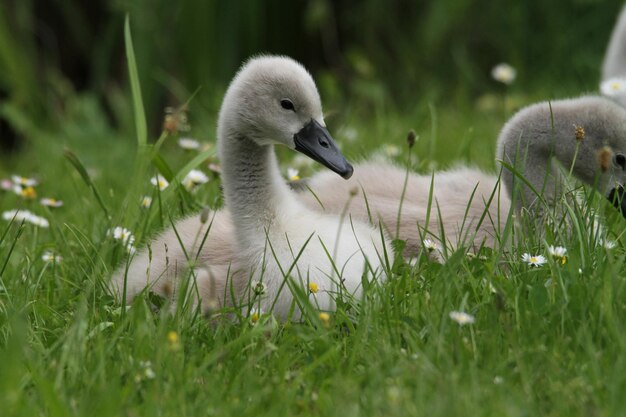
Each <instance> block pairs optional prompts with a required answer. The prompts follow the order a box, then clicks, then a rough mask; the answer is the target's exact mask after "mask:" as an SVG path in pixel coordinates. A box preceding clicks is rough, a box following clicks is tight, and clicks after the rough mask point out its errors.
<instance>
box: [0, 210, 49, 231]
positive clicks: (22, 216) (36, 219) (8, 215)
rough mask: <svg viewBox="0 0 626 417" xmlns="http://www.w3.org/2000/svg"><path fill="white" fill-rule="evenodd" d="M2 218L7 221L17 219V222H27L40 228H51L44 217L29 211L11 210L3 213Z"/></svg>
mask: <svg viewBox="0 0 626 417" xmlns="http://www.w3.org/2000/svg"><path fill="white" fill-rule="evenodd" d="M2 218H3V219H4V220H6V221H11V220H13V219H15V221H16V222H23V221H24V222H27V223H30V224H34V225H35V226H38V227H49V226H50V223H48V220H46V219H45V218H43V217H40V216H37V215H36V214H33V213H31V212H30V211H28V210H9V211H5V212H3V213H2Z"/></svg>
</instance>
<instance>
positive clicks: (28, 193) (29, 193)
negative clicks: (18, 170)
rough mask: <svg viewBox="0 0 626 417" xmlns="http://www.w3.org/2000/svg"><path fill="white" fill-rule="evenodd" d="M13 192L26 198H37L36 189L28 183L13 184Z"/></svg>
mask: <svg viewBox="0 0 626 417" xmlns="http://www.w3.org/2000/svg"><path fill="white" fill-rule="evenodd" d="M13 192H14V193H15V194H17V195H19V196H20V197H22V198H24V199H26V200H34V199H35V198H37V191H35V188H34V187H32V186H30V185H28V186H21V185H13Z"/></svg>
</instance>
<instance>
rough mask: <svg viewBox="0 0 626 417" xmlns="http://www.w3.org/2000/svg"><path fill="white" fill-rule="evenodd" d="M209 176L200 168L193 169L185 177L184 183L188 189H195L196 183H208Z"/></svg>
mask: <svg viewBox="0 0 626 417" xmlns="http://www.w3.org/2000/svg"><path fill="white" fill-rule="evenodd" d="M207 182H209V177H207V176H206V174H205V173H204V172H202V171H200V170H199V169H192V170H191V171H189V173H188V174H187V175H186V176H185V178H184V179H183V185H184V186H185V188H186V189H187V190H191V189H193V188H194V187H195V186H196V185H200V184H206V183H207Z"/></svg>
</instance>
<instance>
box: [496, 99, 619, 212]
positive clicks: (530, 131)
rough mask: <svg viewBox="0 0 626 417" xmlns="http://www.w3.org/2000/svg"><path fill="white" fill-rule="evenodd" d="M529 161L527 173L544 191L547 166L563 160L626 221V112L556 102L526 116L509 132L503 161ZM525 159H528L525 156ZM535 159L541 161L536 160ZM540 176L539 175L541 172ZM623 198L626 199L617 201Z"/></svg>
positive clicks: (605, 105) (503, 139)
mask: <svg viewBox="0 0 626 417" xmlns="http://www.w3.org/2000/svg"><path fill="white" fill-rule="evenodd" d="M517 152H520V153H522V155H518V157H517V158H518V159H520V158H521V160H525V161H526V162H525V166H526V168H525V173H526V174H527V175H528V176H529V177H532V176H533V175H536V177H537V179H538V181H536V184H535V185H536V186H539V187H541V185H542V181H543V179H544V177H543V176H542V175H540V172H541V171H542V170H543V169H544V168H543V164H544V162H542V160H543V161H547V160H548V159H549V157H553V158H555V159H557V160H558V161H559V162H560V164H561V165H562V167H563V168H564V170H565V172H567V171H569V170H570V169H572V173H573V174H574V175H575V176H576V178H578V179H579V180H581V181H582V182H585V183H587V184H590V185H592V186H594V187H595V188H596V189H597V190H598V191H599V192H600V193H602V194H603V195H604V196H605V197H607V198H609V199H610V200H611V201H612V202H613V204H615V205H616V207H618V208H620V209H621V211H622V213H623V214H624V215H625V216H626V201H624V200H625V199H624V198H621V197H622V196H623V195H624V194H626V193H625V191H624V184H625V183H626V109H624V108H622V107H621V106H619V105H618V104H616V103H614V102H613V101H611V100H609V99H606V98H603V97H595V96H584V97H579V98H575V99H567V100H556V101H553V102H543V103H538V104H534V105H531V106H528V107H526V108H524V109H522V110H520V111H519V112H518V113H517V114H516V115H515V116H513V117H512V118H511V119H510V120H509V122H507V124H506V125H505V126H504V128H503V129H502V132H501V133H500V137H499V139H498V155H499V157H500V158H501V159H502V160H505V161H512V160H513V158H514V156H513V155H514V154H515V153H517ZM524 154H525V155H524ZM533 158H535V159H534V160H533ZM535 171H536V172H535ZM616 197H620V198H616Z"/></svg>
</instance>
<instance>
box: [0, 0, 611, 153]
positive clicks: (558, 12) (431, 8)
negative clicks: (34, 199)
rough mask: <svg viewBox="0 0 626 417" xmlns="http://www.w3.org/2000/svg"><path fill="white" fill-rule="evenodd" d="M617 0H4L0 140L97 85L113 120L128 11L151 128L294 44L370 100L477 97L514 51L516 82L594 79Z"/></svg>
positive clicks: (329, 81) (124, 85) (42, 121)
mask: <svg viewBox="0 0 626 417" xmlns="http://www.w3.org/2000/svg"><path fill="white" fill-rule="evenodd" d="M621 4H622V2H621V1H616V0H611V1H599V0H574V1H568V2H565V1H556V2H547V1H545V0H515V1H506V2H499V1H493V0H436V1H435V0H433V1H425V0H424V1H406V0H400V1H384V0H365V1H363V0H359V1H357V0H352V1H348V0H346V1H330V0H293V1H278V0H266V1H260V0H241V1H214V0H188V1H173V0H124V1H121V0H120V1H103V0H97V1H96V0H92V1H83V0H45V1H42V0H26V1H24V0H3V2H2V3H1V5H0V121H1V122H0V123H1V125H0V143H1V144H2V145H3V147H4V148H5V149H10V148H13V149H15V148H16V146H15V145H16V144H17V143H18V142H21V141H23V139H27V136H28V133H27V132H25V131H24V129H21V126H22V125H23V124H25V123H26V121H33V120H35V121H36V122H37V124H39V125H42V126H45V125H46V124H47V123H54V122H55V121H56V122H59V120H61V119H62V114H63V112H64V111H66V108H65V107H66V105H67V101H68V98H69V97H72V96H74V95H77V94H88V95H92V96H93V97H94V100H95V101H96V102H97V103H98V107H99V108H100V109H101V111H102V112H103V113H104V114H105V115H106V118H107V120H108V122H109V123H110V125H111V126H118V125H120V124H122V123H123V120H122V119H123V118H124V117H125V116H124V115H121V114H120V106H118V105H117V103H120V102H121V101H123V100H124V99H129V97H130V94H129V89H128V82H127V68H126V60H125V52H124V38H123V22H124V16H125V14H126V13H129V14H130V17H131V26H132V31H133V39H134V44H135V52H136V55H137V64H138V67H139V72H140V79H141V82H142V94H143V98H144V104H145V107H146V116H147V119H148V120H149V121H152V122H151V123H150V124H151V133H154V132H156V131H158V129H159V128H160V120H161V115H162V112H163V108H164V107H165V106H167V105H177V104H180V103H183V102H185V101H186V100H187V99H188V98H189V96H190V95H191V94H192V93H193V92H194V91H195V90H196V89H198V88H200V91H199V93H198V95H197V97H196V98H194V100H197V103H198V105H199V106H202V107H204V108H206V110H207V112H214V111H215V110H216V109H217V106H218V105H219V98H220V97H221V92H222V91H223V89H224V87H225V84H226V83H227V82H228V80H230V78H231V77H232V75H233V73H234V71H236V69H237V67H238V66H239V65H240V64H241V62H242V60H245V59H246V58H248V57H249V56H251V55H253V54H258V53H261V52H271V53H280V54H287V55H290V56H292V57H294V58H296V59H298V60H300V61H301V62H303V63H304V64H305V65H306V66H307V67H308V68H310V69H311V70H312V71H313V72H314V73H315V75H316V79H317V80H318V83H319V85H320V88H321V90H322V93H323V95H324V97H325V100H329V99H330V100H334V101H335V102H342V103H345V104H348V105H349V104H351V103H354V102H358V103H359V106H360V107H361V108H362V110H363V111H367V109H374V108H376V107H378V106H388V107H392V108H393V107H396V108H399V107H402V106H407V105H411V104H412V103H414V102H416V101H417V100H420V101H423V100H429V101H433V102H441V101H446V102H449V101H467V100H474V99H475V98H476V97H477V96H478V95H480V94H481V92H482V91H484V90H485V88H486V86H487V85H490V84H493V81H492V80H491V79H490V75H489V74H490V69H491V68H492V67H493V66H494V65H495V64H497V63H498V62H502V61H505V62H509V63H511V64H512V65H513V66H514V67H516V68H517V70H518V73H519V74H520V76H519V78H518V80H517V81H516V84H515V86H514V88H516V89H519V90H527V91H539V90H540V91H545V93H546V95H558V94H567V93H569V92H571V91H585V90H596V89H597V81H598V77H599V68H600V64H601V60H602V56H603V54H604V50H605V47H606V44H607V41H608V38H609V36H610V31H611V29H612V26H613V23H614V21H615V18H616V16H617V14H618V12H619V9H620V7H621Z"/></svg>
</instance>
